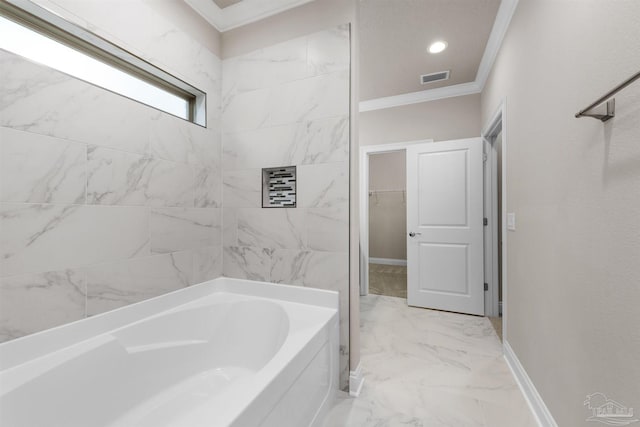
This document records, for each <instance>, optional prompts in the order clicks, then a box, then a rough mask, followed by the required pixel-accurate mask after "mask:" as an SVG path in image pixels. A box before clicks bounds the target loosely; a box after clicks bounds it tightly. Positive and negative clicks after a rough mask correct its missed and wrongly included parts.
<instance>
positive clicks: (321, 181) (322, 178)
mask: <svg viewBox="0 0 640 427" xmlns="http://www.w3.org/2000/svg"><path fill="white" fill-rule="evenodd" d="M297 184H298V206H300V207H303V208H336V209H343V210H344V209H348V206H349V164H348V163H346V162H337V163H324V164H320V165H303V166H299V167H298V180H297Z"/></svg>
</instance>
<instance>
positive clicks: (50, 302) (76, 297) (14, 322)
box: [0, 270, 86, 342]
mask: <svg viewBox="0 0 640 427" xmlns="http://www.w3.org/2000/svg"><path fill="white" fill-rule="evenodd" d="M85 292H86V289H85V281H84V275H83V274H81V273H79V272H78V271H75V270H63V271H50V272H47V273H41V274H25V275H18V276H9V277H2V278H0V342H2V341H7V340H10V339H13V338H18V337H21V336H24V335H29V334H32V333H34V332H39V331H42V330H45V329H49V328H53V327H54V326H58V325H62V324H65V323H69V322H73V321H75V320H80V319H82V318H83V317H84V316H85V295H86V294H85Z"/></svg>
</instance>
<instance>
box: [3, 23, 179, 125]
mask: <svg viewBox="0 0 640 427" xmlns="http://www.w3.org/2000/svg"><path fill="white" fill-rule="evenodd" d="M0 48H1V49H4V50H6V51H9V52H12V53H15V54H16V55H20V56H23V57H25V58H27V59H30V60H32V61H35V62H38V63H40V64H43V65H46V66H48V67H51V68H53V69H56V70H58V71H61V72H63V73H66V74H69V75H71V76H73V77H77V78H79V79H81V80H84V81H86V82H89V83H92V84H94V85H96V86H100V87H103V88H105V89H108V90H110V91H113V92H116V93H119V94H121V95H124V96H126V97H128V98H131V99H134V100H136V101H139V102H142V103H144V104H147V105H150V106H152V107H155V108H157V109H159V110H163V111H166V112H167V113H170V114H173V115H175V116H178V117H181V118H183V119H187V120H188V119H189V101H188V100H186V99H184V98H182V97H180V96H177V95H175V94H173V93H171V92H168V91H166V90H164V89H162V88H160V87H158V86H155V85H152V84H150V83H147V82H145V81H144V80H141V79H139V78H138V77H136V76H134V75H131V74H128V73H126V72H124V71H121V70H119V69H117V68H114V67H112V66H111V65H108V64H106V63H104V62H101V61H99V60H97V59H94V58H93V57H91V56H88V55H86V54H85V53H82V52H80V51H78V50H75V49H72V48H70V47H68V46H66V45H63V44H61V43H59V42H57V41H55V40H53V39H51V38H49V37H46V36H44V35H42V34H40V33H38V32H35V31H33V30H31V29H29V28H26V27H23V26H22V25H20V24H17V23H15V22H13V21H11V20H9V19H6V18H4V17H1V16H0Z"/></svg>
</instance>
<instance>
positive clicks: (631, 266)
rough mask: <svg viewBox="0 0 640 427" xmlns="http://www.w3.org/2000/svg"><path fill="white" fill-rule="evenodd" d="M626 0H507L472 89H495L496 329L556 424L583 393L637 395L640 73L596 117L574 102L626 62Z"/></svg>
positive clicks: (638, 10) (635, 13)
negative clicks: (512, 222) (502, 330)
mask: <svg viewBox="0 0 640 427" xmlns="http://www.w3.org/2000/svg"><path fill="white" fill-rule="evenodd" d="M638 17H640V3H639V2H637V1H623V0H614V1H608V2H598V1H566V0H564V1H557V0H520V3H519V5H518V8H517V10H516V13H515V15H514V17H513V20H512V22H511V26H510V28H509V30H508V32H507V35H506V38H505V40H504V43H503V45H502V48H501V50H500V53H499V55H498V57H497V60H496V63H495V66H494V69H493V71H492V72H491V75H490V77H489V80H488V83H487V85H486V88H485V90H484V92H483V95H482V117H483V122H486V121H487V120H488V118H489V117H490V116H491V115H493V113H494V111H495V110H496V108H497V107H498V104H499V103H500V101H501V100H502V99H505V98H506V106H507V107H506V111H507V119H506V128H505V133H503V138H504V141H505V146H504V155H505V161H506V162H507V176H506V191H507V211H509V212H515V213H516V215H517V230H516V231H515V232H508V233H507V236H506V239H507V243H508V247H507V251H508V252H507V258H508V271H507V283H506V298H507V300H506V303H507V316H508V317H507V329H506V332H507V336H506V340H507V341H508V342H509V344H510V345H511V346H512V348H513V349H514V351H515V353H516V355H517V356H518V358H519V360H520V361H521V362H522V365H523V366H524V368H525V369H526V371H527V373H528V374H529V376H530V377H531V379H532V380H533V382H534V384H535V386H536V388H537V390H538V391H539V392H540V394H541V396H542V398H543V399H544V401H545V403H546V405H547V406H548V407H549V409H550V410H551V412H552V414H553V416H554V418H555V419H556V421H557V423H558V425H560V426H582V425H587V424H590V423H587V422H586V421H585V419H586V418H587V417H588V416H590V415H591V412H590V411H588V410H587V408H586V407H584V406H583V402H584V401H585V399H586V396H587V395H588V394H591V393H595V392H600V393H604V394H606V395H607V397H608V398H610V399H614V400H616V401H618V402H620V403H621V404H623V405H625V406H627V407H633V408H636V409H637V408H640V364H638V355H639V354H640V328H639V327H638V326H639V325H640V310H638V306H639V304H640V286H639V284H640V269H639V268H638V261H639V260H640V197H639V194H640V144H639V143H638V142H639V141H640V125H639V124H640V82H636V83H635V84H634V85H633V86H630V87H628V88H627V89H626V90H624V91H623V92H621V93H620V94H619V95H618V96H616V108H617V111H616V117H615V118H614V119H613V120H611V121H609V122H607V123H606V124H603V123H601V122H599V121H597V120H593V119H589V118H582V119H576V118H574V114H575V113H576V112H577V111H578V110H580V109H582V108H584V107H585V106H586V105H588V104H589V103H591V102H592V101H594V100H595V99H596V98H597V97H599V96H600V95H602V94H603V93H605V92H606V91H608V90H609V89H611V88H613V87H614V86H615V85H616V84H618V83H619V82H621V81H622V80H624V79H625V78H627V77H628V76H630V75H631V74H633V73H635V72H637V71H638V64H640V49H638V46H639V45H640V26H639V25H638Z"/></svg>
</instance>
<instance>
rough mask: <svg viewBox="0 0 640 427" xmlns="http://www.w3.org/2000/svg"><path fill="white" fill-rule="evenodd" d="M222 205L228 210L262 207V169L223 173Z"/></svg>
mask: <svg viewBox="0 0 640 427" xmlns="http://www.w3.org/2000/svg"><path fill="white" fill-rule="evenodd" d="M223 182H224V205H225V207H230V208H260V207H261V206H262V169H243V170H235V171H224V172H223Z"/></svg>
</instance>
